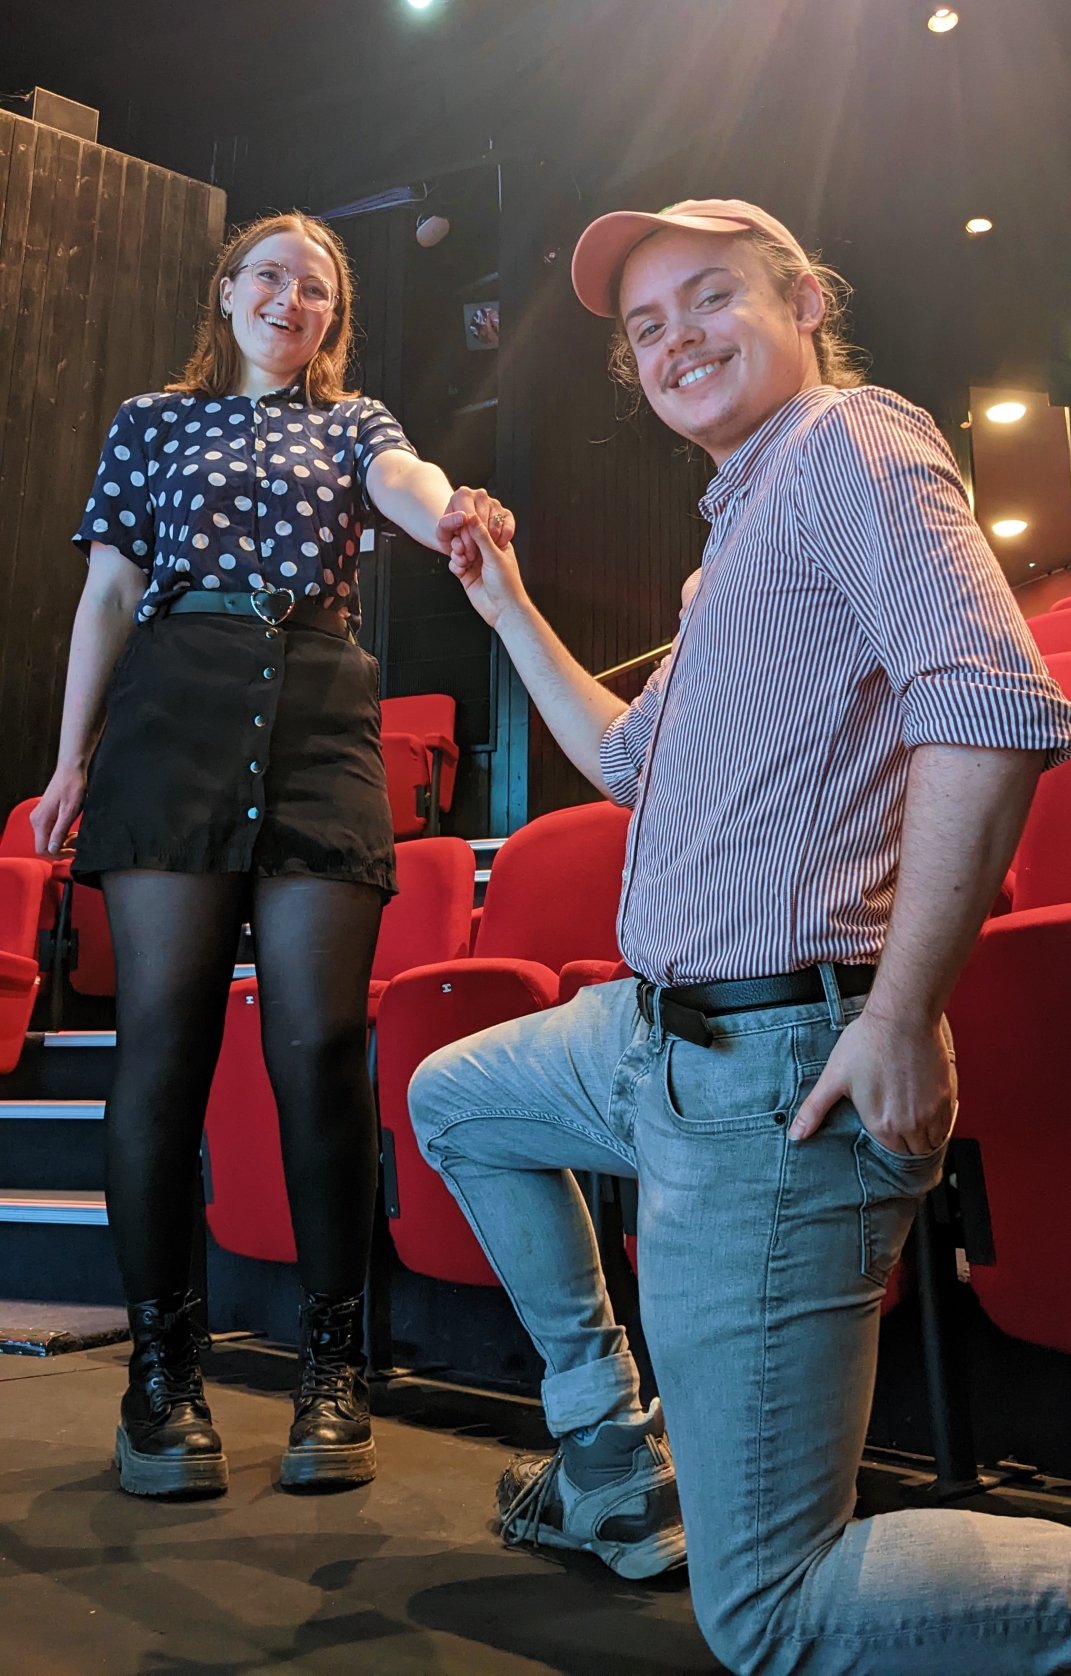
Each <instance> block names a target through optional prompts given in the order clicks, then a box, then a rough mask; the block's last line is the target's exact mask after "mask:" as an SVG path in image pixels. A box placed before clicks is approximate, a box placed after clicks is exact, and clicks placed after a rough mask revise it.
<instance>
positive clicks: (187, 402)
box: [182, 396, 193, 407]
mask: <svg viewBox="0 0 1071 1676" xmlns="http://www.w3.org/2000/svg"><path fill="white" fill-rule="evenodd" d="M182 405H183V407H192V406H193V397H192V396H183V398H182Z"/></svg>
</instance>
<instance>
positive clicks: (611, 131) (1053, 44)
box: [0, 0, 1071, 426]
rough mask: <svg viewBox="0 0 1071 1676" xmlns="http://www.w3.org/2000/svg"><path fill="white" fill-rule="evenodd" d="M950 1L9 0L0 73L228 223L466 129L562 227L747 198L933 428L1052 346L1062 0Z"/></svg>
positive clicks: (363, 183) (1041, 383)
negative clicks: (540, 182) (816, 262)
mask: <svg viewBox="0 0 1071 1676" xmlns="http://www.w3.org/2000/svg"><path fill="white" fill-rule="evenodd" d="M15 3H18V0H12V4H15ZM957 4H958V10H959V13H960V18H961V22H960V25H959V27H958V28H957V29H956V30H954V31H953V32H951V33H950V34H947V35H934V34H932V33H930V32H929V31H928V30H927V28H926V22H925V20H926V17H927V14H928V12H929V11H930V10H931V7H930V6H928V5H925V4H921V5H920V4H916V3H915V0H657V3H652V0H432V4H431V5H430V6H429V7H428V9H427V10H425V11H421V12H418V11H414V10H413V9H412V8H411V7H410V6H409V5H407V4H406V3H405V0H348V3H342V0H288V3H287V4H281V3H278V0H215V3H214V4H208V3H206V0H182V4H180V5H178V6H171V7H168V8H166V9H165V8H164V7H163V6H162V5H160V4H159V3H158V0H139V3H137V4H131V3H129V0H107V3H102V0H90V3H86V0H80V3H73V0H50V3H49V4H48V5H47V6H39V5H36V4H33V5H31V4H29V3H27V0H21V7H22V15H21V19H20V20H19V21H18V26H17V27H16V28H15V29H14V31H13V32H12V31H11V30H10V20H9V24H8V32H7V38H6V39H5V43H4V51H5V58H4V65H3V70H2V72H0V73H2V76H3V82H4V86H3V89H2V91H4V92H7V93H14V92H18V91H21V90H23V89H25V88H28V87H30V86H31V85H32V84H33V83H35V82H37V83H40V84H42V85H45V86H48V87H51V88H53V89H54V90H55V91H57V92H59V93H64V94H67V95H69V96H70V97H73V98H76V99H79V100H82V101H84V102H86V103H89V104H92V105H95V106H97V107H98V108H99V109H100V112H101V131H100V137H101V139H102V140H103V141H104V142H105V143H106V144H109V145H113V146H116V147H118V148H119V149H121V150H127V151H132V152H134V153H136V154H137V155H139V156H142V157H145V158H148V159H149V160H150V161H153V162H157V163H161V164H163V165H165V166H167V167H169V168H174V169H180V170H182V171H184V172H186V173H189V174H193V175H195V176H198V177H199V178H202V179H214V180H215V181H216V182H217V183H218V184H220V185H223V186H224V187H226V189H227V191H228V193H229V195H230V205H231V213H232V215H233V216H234V217H235V218H236V219H241V218H244V217H247V216H249V215H251V214H253V213H255V212H256V211H258V210H260V209H263V208H266V207H288V206H289V205H291V204H293V203H299V204H302V205H304V206H307V207H310V208H312V209H325V208H328V207H330V206H332V205H335V204H338V203H340V202H346V201H348V200H350V199H353V198H355V197H357V196H359V195H360V194H362V193H365V192H368V191H371V190H374V189H376V188H378V187H383V186H390V185H397V184H399V183H403V182H407V181H410V180H419V179H428V180H432V181H434V179H435V178H436V177H437V176H440V175H442V174H443V173H444V172H446V171H448V170H449V169H451V168H452V167H455V166H456V165H458V164H460V163H463V162H464V161H466V160H467V159H470V158H475V157H478V156H480V155H483V154H485V153H486V152H487V151H488V148H489V147H491V148H493V151H494V152H495V153H497V154H498V155H499V156H504V155H511V154H516V153H533V152H534V153H538V154H539V155H541V156H546V157H547V158H548V160H549V161H550V162H551V163H552V165H553V166H554V167H556V168H557V169H558V170H559V171H560V172H561V175H562V178H563V179H564V180H565V181H566V182H567V183H569V191H570V196H571V198H572V202H573V205H574V208H573V210H572V223H573V225H572V227H571V228H568V229H566V231H567V234H568V233H571V232H573V231H575V230H576V229H577V228H578V227H579V226H580V225H581V224H582V222H583V220H584V219H585V218H586V217H587V216H589V215H590V214H592V213H595V212H597V211H598V210H601V209H603V208H605V207H609V206H612V205H616V204H621V203H642V204H644V206H645V207H658V201H659V200H662V201H664V197H665V196H667V195H668V196H683V195H685V194H687V193H689V192H703V193H712V194H713V193H716V194H719V195H726V196H742V197H749V198H753V199H757V200H759V201H761V202H763V203H764V204H766V205H767V206H768V207H769V208H770V209H772V210H773V211H774V212H775V213H777V214H778V215H780V216H781V217H782V218H783V219H784V220H786V221H787V222H788V223H789V224H790V225H791V226H792V227H793V228H794V230H795V231H797V232H798V233H799V235H800V236H801V237H802V238H803V239H804V241H805V242H807V243H809V244H810V245H811V246H812V247H820V248H821V249H822V251H823V253H824V254H825V256H826V259H827V260H830V261H832V262H834V263H835V264H836V265H838V266H839V267H841V268H842V269H843V271H844V272H845V273H846V275H847V276H848V278H849V279H850V280H851V282H852V284H853V285H854V287H855V290H856V299H855V333H856V337H857V339H858V341H859V342H860V343H861V344H862V345H863V346H864V347H865V348H866V349H868V350H869V351H870V353H871V355H872V356H873V362H874V368H873V376H874V377H875V378H876V379H877V380H879V381H880V382H883V383H888V384H891V385H893V386H895V387H897V388H899V389H901V390H903V391H904V392H905V393H906V394H908V395H909V396H911V397H913V398H914V399H915V400H918V401H921V402H923V403H925V404H926V405H927V406H929V407H930V408H931V409H932V410H933V411H934V413H935V414H936V415H937V416H938V418H939V419H941V420H942V421H943V422H944V423H945V424H946V426H949V425H952V424H954V422H955V421H956V419H957V418H959V417H960V416H962V414H964V413H965V411H966V406H967V391H968V388H969V386H970V385H971V384H972V383H973V384H976V385H977V384H984V385H986V386H1000V385H1002V384H1011V385H1014V386H1016V387H1017V388H1025V389H1041V388H1044V387H1045V383H1046V378H1047V374H1048V363H1049V361H1050V360H1051V358H1052V356H1053V355H1054V353H1056V352H1057V350H1058V349H1059V347H1060V344H1061V341H1062V345H1063V352H1064V353H1065V355H1066V357H1067V358H1068V360H1071V240H1069V237H1068V229H1069V227H1071V97H1069V94H1071V6H1069V5H1068V4H1067V0H957ZM652 200H653V201H652ZM975 215H985V216H988V217H989V218H990V219H991V220H992V222H993V224H994V228H993V231H992V232H991V233H989V234H987V235H985V236H984V237H983V238H979V239H974V240H972V239H970V238H969V237H968V236H967V235H966V233H965V231H964V223H965V222H966V221H967V219H968V218H969V217H971V216H975Z"/></svg>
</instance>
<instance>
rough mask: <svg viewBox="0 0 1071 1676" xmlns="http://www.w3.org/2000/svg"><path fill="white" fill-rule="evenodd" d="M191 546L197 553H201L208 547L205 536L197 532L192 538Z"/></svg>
mask: <svg viewBox="0 0 1071 1676" xmlns="http://www.w3.org/2000/svg"><path fill="white" fill-rule="evenodd" d="M192 545H193V546H194V547H196V548H197V551H198V552H199V553H203V552H204V550H205V548H206V547H207V546H208V537H207V535H202V534H201V533H200V532H198V533H197V535H195V536H194V538H193V542H192Z"/></svg>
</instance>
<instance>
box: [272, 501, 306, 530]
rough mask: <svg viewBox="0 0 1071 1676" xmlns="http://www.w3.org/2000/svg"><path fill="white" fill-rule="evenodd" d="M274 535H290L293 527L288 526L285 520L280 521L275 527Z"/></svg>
mask: <svg viewBox="0 0 1071 1676" xmlns="http://www.w3.org/2000/svg"><path fill="white" fill-rule="evenodd" d="M300 510H301V508H300V507H299V508H298V511H300ZM275 533H276V535H292V534H293V533H294V526H293V524H288V523H287V522H286V520H285V518H284V519H281V520H280V521H279V523H277V524H276V526H275Z"/></svg>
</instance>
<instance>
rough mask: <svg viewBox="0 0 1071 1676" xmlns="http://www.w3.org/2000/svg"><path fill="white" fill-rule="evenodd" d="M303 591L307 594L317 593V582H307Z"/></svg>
mask: <svg viewBox="0 0 1071 1676" xmlns="http://www.w3.org/2000/svg"><path fill="white" fill-rule="evenodd" d="M305 592H306V593H307V594H318V593H319V592H320V584H319V582H309V583H308V584H307V586H306V588H305ZM317 632H319V630H317Z"/></svg>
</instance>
